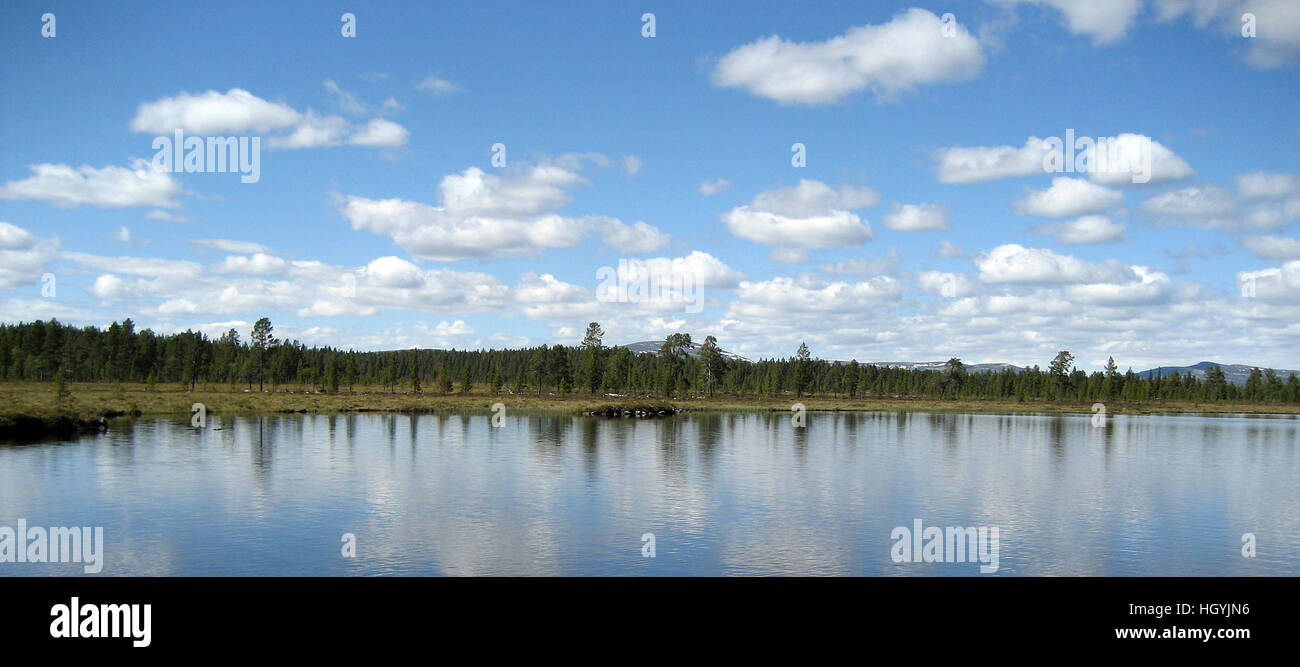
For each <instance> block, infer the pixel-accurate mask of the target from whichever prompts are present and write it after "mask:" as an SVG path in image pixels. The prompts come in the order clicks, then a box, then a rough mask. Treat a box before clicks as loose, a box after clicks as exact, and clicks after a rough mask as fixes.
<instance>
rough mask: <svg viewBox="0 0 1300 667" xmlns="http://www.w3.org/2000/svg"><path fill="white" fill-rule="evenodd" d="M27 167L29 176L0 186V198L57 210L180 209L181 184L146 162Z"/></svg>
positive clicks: (168, 174) (35, 165) (37, 165)
mask: <svg viewBox="0 0 1300 667" xmlns="http://www.w3.org/2000/svg"><path fill="white" fill-rule="evenodd" d="M29 168H30V169H31V172H32V175H31V176H30V177H28V178H26V179H23V180H21V181H9V182H7V183H4V184H3V185H0V199H35V200H40V201H46V202H49V203H51V204H54V205H55V206H58V207H60V208H76V207H78V206H81V205H83V204H85V205H88V206H95V207H97V208H128V207H133V206H157V207H163V208H174V207H176V206H179V204H178V203H177V202H176V201H175V199H174V198H175V197H176V196H177V195H179V194H180V192H181V185H180V183H179V182H178V181H177V180H176V179H174V178H172V175H171V174H170V173H168V172H165V171H162V170H161V169H158V168H156V167H154V166H153V165H152V164H150V163H149V162H148V161H146V160H135V161H134V162H132V164H131V166H130V167H129V168H128V167H118V166H107V167H101V168H95V167H90V166H86V165H83V166H80V167H76V168H73V167H71V166H68V165H66V164H34V165H31V167H29Z"/></svg>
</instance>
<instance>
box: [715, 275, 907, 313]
mask: <svg viewBox="0 0 1300 667" xmlns="http://www.w3.org/2000/svg"><path fill="white" fill-rule="evenodd" d="M902 293H903V289H902V286H901V285H900V284H899V283H898V281H897V280H895V279H893V278H891V277H889V276H876V277H874V278H871V279H870V280H866V281H862V282H856V283H850V282H846V281H840V280H837V281H826V280H822V279H820V278H817V277H815V276H801V277H798V278H790V277H777V278H773V279H771V280H765V281H759V282H749V281H742V282H741V283H740V286H739V289H738V291H737V298H736V300H735V301H734V302H733V303H732V305H731V308H730V310H729V317H754V318H781V317H785V316H788V315H790V314H795V313H823V314H861V313H863V312H865V311H868V310H871V309H873V308H876V307H878V306H882V305H886V304H890V303H894V302H896V301H897V300H898V299H899V298H900V297H901V296H902Z"/></svg>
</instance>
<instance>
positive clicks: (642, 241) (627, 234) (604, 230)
mask: <svg viewBox="0 0 1300 667" xmlns="http://www.w3.org/2000/svg"><path fill="white" fill-rule="evenodd" d="M596 226H597V227H599V229H600V235H601V240H602V241H604V242H605V245H607V246H610V247H611V248H615V249H618V250H621V251H623V252H626V253H632V254H640V253H646V252H654V251H656V250H659V249H660V248H663V247H664V246H666V245H668V235H667V234H665V233H663V232H661V231H659V228H658V227H655V226H653V225H648V224H646V223H644V222H641V221H637V222H635V223H633V224H631V225H628V224H625V223H623V222H622V221H619V220H615V219H614V218H608V219H605V220H603V221H601V222H598V223H596Z"/></svg>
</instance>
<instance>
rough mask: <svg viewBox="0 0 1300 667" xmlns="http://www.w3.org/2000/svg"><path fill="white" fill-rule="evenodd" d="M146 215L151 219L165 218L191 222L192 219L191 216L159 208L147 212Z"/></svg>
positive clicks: (167, 220)
mask: <svg viewBox="0 0 1300 667" xmlns="http://www.w3.org/2000/svg"><path fill="white" fill-rule="evenodd" d="M144 217H145V218H146V219H149V220H164V221H166V222H189V221H190V217H189V216H187V215H178V214H176V213H171V212H168V211H164V210H162V209H157V208H156V209H154V210H152V211H149V212H148V213H146V214H145V215H144Z"/></svg>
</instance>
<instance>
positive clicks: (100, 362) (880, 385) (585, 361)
mask: <svg viewBox="0 0 1300 667" xmlns="http://www.w3.org/2000/svg"><path fill="white" fill-rule="evenodd" d="M603 335H604V333H603V331H602V330H601V328H600V325H599V324H597V323H595V322H593V323H591V324H590V325H589V326H588V328H587V333H586V336H584V338H583V340H582V341H581V342H580V343H579V344H578V345H575V346H564V345H555V346H549V347H548V346H545V345H544V346H541V347H536V348H524V349H516V350H454V349H453V350H396V351H387V352H356V351H353V350H347V351H344V350H340V349H335V348H331V347H307V346H306V345H303V344H302V343H300V342H298V341H294V340H278V339H276V338H275V336H274V328H273V327H272V325H271V322H270V320H268V319H266V318H262V319H260V320H258V321H257V323H256V324H254V326H253V328H252V331H251V332H250V335H249V338H248V340H243V339H242V338H241V337H240V334H239V332H238V331H236V330H234V329H231V330H229V331H227V332H226V333H225V334H223V335H222V336H220V337H219V338H216V339H212V338H209V337H208V336H206V335H205V334H203V333H201V332H195V331H185V332H182V333H176V334H170V335H161V334H157V333H155V332H153V331H151V330H149V329H144V330H141V331H136V329H135V324H134V323H133V322H132V321H131V320H129V319H127V320H125V321H123V322H120V323H119V322H115V323H113V324H112V325H111V326H109V327H108V328H107V329H98V328H95V327H73V326H68V325H64V324H61V323H59V322H58V321H57V320H50V321H48V322H42V321H36V322H30V323H21V324H13V325H0V377H2V378H3V379H5V380H49V381H57V382H61V383H62V382H71V381H76V382H134V383H146V384H149V385H157V384H161V383H168V384H172V385H179V386H184V387H187V388H190V389H193V388H195V387H196V386H198V385H200V384H202V385H205V386H212V385H228V386H229V387H230V388H231V389H232V390H234V389H237V388H245V389H249V390H258V391H266V390H278V389H282V388H292V389H295V390H298V389H306V390H315V391H324V392H339V391H352V390H354V389H355V388H357V387H372V388H373V387H381V388H383V389H384V390H386V391H391V392H396V391H406V392H423V393H436V394H450V393H470V392H485V393H491V394H502V393H515V394H519V393H524V392H529V393H537V394H541V393H543V392H545V393H558V394H570V393H572V394H587V395H596V394H606V393H609V394H622V395H638V396H657V397H689V396H701V395H708V396H715V395H719V394H721V395H730V396H764V397H775V396H783V395H793V396H794V397H796V398H797V397H802V396H837V397H850V398H852V397H926V398H936V399H1003V400H1007V399H1011V400H1018V401H1027V400H1049V401H1056V400H1063V401H1081V402H1095V401H1107V400H1122V401H1130V402H1143V401H1154V400H1199V401H1246V402H1300V378H1297V377H1296V376H1295V375H1291V376H1290V377H1288V378H1286V379H1285V380H1284V379H1283V378H1281V377H1279V376H1278V375H1277V374H1276V373H1274V372H1273V371H1272V370H1265V371H1261V370H1259V369H1255V370H1254V371H1253V372H1252V373H1251V376H1250V379H1249V380H1248V381H1247V382H1246V384H1245V386H1244V387H1239V386H1236V385H1233V384H1231V383H1229V382H1227V381H1226V379H1225V377H1224V374H1223V371H1222V370H1221V369H1219V368H1217V367H1213V368H1210V369H1209V371H1208V372H1207V376H1206V377H1205V379H1200V378H1197V377H1195V376H1192V375H1181V374H1179V373H1177V372H1173V373H1170V374H1169V375H1165V376H1156V377H1152V378H1142V377H1139V376H1138V375H1137V374H1136V373H1134V372H1133V371H1132V369H1129V370H1128V371H1127V372H1125V373H1120V372H1119V371H1118V368H1117V366H1116V364H1115V361H1114V359H1111V360H1110V361H1109V363H1108V364H1107V367H1106V369H1105V370H1104V371H1096V372H1093V373H1087V372H1085V371H1083V370H1080V369H1077V368H1075V367H1074V365H1073V362H1074V358H1073V356H1072V355H1071V354H1070V353H1069V352H1067V351H1062V352H1061V353H1060V354H1058V355H1057V356H1056V358H1054V359H1052V360H1051V362H1050V363H1049V364H1048V367H1047V369H1046V370H1040V369H1039V367H1038V366H1034V367H1032V368H1027V369H1024V370H1021V371H1014V370H1010V369H1007V370H1004V371H1001V372H996V373H970V372H968V371H967V369H966V367H965V365H964V364H963V363H962V362H961V360H959V359H950V360H949V361H948V363H947V364H946V365H945V366H944V368H943V369H942V370H931V369H915V370H908V369H900V368H888V367H880V366H874V365H869V364H859V363H858V362H856V361H852V362H849V363H847V364H845V363H836V362H829V361H825V360H822V359H815V358H813V357H812V354H811V352H810V351H809V349H808V347H807V345H800V347H799V350H798V351H797V352H796V353H795V355H794V356H792V357H790V358H787V359H764V360H759V361H753V362H751V361H740V360H736V359H729V358H727V357H725V356H724V355H723V354H722V353H721V350H720V349H719V348H718V345H717V341H716V340H715V339H714V338H713V337H712V336H709V337H708V338H706V339H705V341H704V342H703V343H702V344H700V345H699V346H698V348H696V346H695V345H694V344H693V342H692V340H691V337H690V335H689V334H684V333H678V334H672V335H670V336H668V338H667V339H666V340H665V341H664V343H663V345H662V346H661V347H660V349H659V351H658V353H656V354H634V353H632V352H631V351H629V350H628V349H627V348H624V347H614V348H609V347H605V346H604V344H603V342H602V336H603ZM692 351H694V352H695V353H694V354H692ZM60 386H62V385H60Z"/></svg>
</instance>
